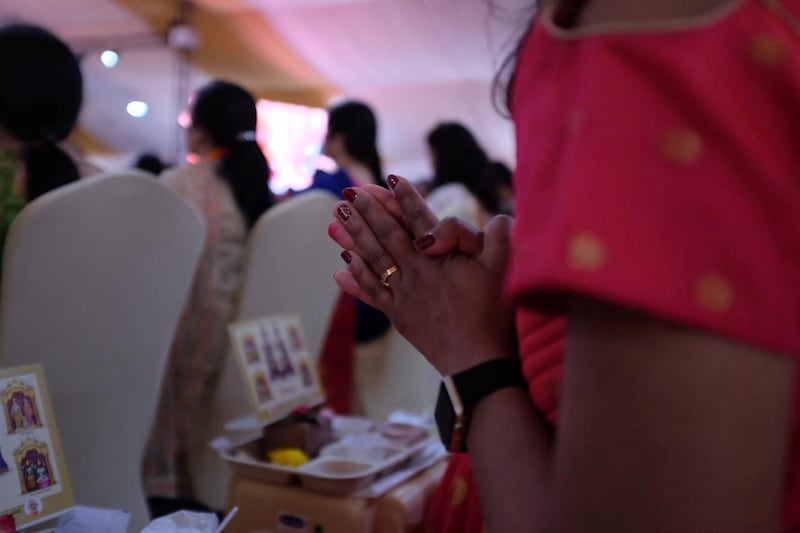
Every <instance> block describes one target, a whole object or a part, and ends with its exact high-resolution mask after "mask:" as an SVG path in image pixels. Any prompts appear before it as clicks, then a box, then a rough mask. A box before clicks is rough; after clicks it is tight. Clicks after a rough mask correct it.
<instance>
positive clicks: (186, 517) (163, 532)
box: [142, 511, 219, 533]
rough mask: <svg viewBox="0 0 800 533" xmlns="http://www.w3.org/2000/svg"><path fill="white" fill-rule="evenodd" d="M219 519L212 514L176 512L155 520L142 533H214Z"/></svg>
mask: <svg viewBox="0 0 800 533" xmlns="http://www.w3.org/2000/svg"><path fill="white" fill-rule="evenodd" d="M218 525H219V519H218V518H217V515H215V514H213V513H197V512H193V511H178V512H177V513H172V514H170V515H167V516H162V517H160V518H156V519H155V520H153V521H152V522H150V524H149V525H148V526H147V527H146V528H144V529H143V530H142V533H215V532H216V530H217V526H218Z"/></svg>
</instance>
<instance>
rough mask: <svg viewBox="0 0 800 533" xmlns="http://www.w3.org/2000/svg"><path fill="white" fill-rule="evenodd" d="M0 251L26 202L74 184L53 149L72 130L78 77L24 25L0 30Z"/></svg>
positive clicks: (69, 164) (61, 50)
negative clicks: (0, 77)
mask: <svg viewBox="0 0 800 533" xmlns="http://www.w3.org/2000/svg"><path fill="white" fill-rule="evenodd" d="M0 65H2V66H3V71H4V72H5V73H6V74H7V75H6V76H5V77H4V78H3V81H2V83H0V250H2V247H3V246H4V245H5V239H6V234H7V233H8V228H9V226H10V225H11V222H12V221H13V220H14V217H16V216H17V214H18V213H19V212H20V211H21V210H22V208H23V207H24V206H25V204H27V203H28V202H30V201H31V200H34V199H36V198H38V197H39V196H41V195H42V194H44V193H46V192H49V191H51V190H53V189H55V188H57V187H60V186H61V185H64V184H67V183H71V182H73V181H76V180H78V179H79V178H80V174H79V172H78V168H77V166H76V165H75V163H74V161H73V160H72V159H71V158H70V157H69V156H68V155H67V154H66V153H65V152H64V150H62V149H61V148H60V147H59V146H58V144H57V143H59V142H60V141H62V140H64V139H65V138H66V137H67V136H68V135H69V134H70V132H72V130H73V128H74V127H75V123H76V121H77V119H78V113H79V111H80V109H81V104H82V102H83V76H82V74H81V70H80V66H79V65H78V60H77V58H76V57H75V55H74V54H73V53H72V51H71V50H70V49H69V47H68V46H67V45H66V44H65V43H64V42H62V41H61V40H60V39H59V38H58V37H56V36H55V35H53V34H52V33H50V32H49V31H47V30H45V29H43V28H40V27H37V26H32V25H28V24H8V25H5V26H2V27H0Z"/></svg>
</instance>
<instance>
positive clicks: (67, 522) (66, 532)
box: [55, 506, 131, 533]
mask: <svg viewBox="0 0 800 533" xmlns="http://www.w3.org/2000/svg"><path fill="white" fill-rule="evenodd" d="M130 517H131V515H130V513H126V512H123V511H115V510H111V509H97V508H93V507H81V506H76V507H73V508H72V510H70V511H69V512H68V513H65V514H63V515H62V516H61V517H60V518H59V520H58V525H57V526H56V529H55V531H56V533H127V531H128V521H129V520H130Z"/></svg>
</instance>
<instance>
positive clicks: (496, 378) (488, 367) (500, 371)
mask: <svg viewBox="0 0 800 533" xmlns="http://www.w3.org/2000/svg"><path fill="white" fill-rule="evenodd" d="M451 378H452V379H453V383H454V384H455V386H456V390H458V395H459V396H460V397H461V403H463V404H464V412H465V413H467V414H471V413H472V410H473V409H474V408H475V406H476V405H477V404H478V402H479V401H481V400H482V399H483V398H485V397H486V396H489V395H490V394H491V393H493V392H495V391H497V390H500V389H505V388H506V387H521V388H523V389H524V388H527V386H528V385H527V383H526V381H525V377H524V376H523V375H522V370H521V369H520V366H519V361H517V360H515V359H492V360H491V361H486V362H485V363H481V364H479V365H477V366H473V367H472V368H468V369H466V370H463V371H461V372H459V373H458V374H453V375H452V376H451Z"/></svg>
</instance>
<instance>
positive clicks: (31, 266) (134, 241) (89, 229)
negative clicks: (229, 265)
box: [0, 172, 205, 531]
mask: <svg viewBox="0 0 800 533" xmlns="http://www.w3.org/2000/svg"><path fill="white" fill-rule="evenodd" d="M204 231H205V230H204V224H203V221H202V219H201V218H200V216H199V214H197V213H196V212H195V211H194V210H193V209H192V208H191V207H190V206H189V205H188V204H186V203H185V202H184V201H183V200H182V199H181V198H180V197H178V196H177V195H176V194H174V193H173V192H171V191H169V190H168V189H167V188H165V187H164V186H163V185H162V184H160V183H158V182H157V181H156V180H154V179H153V178H151V177H146V176H144V175H142V174H139V173H135V172H122V173H107V174H102V175H100V176H97V177H92V178H86V179H84V180H81V181H79V182H77V183H74V184H71V185H68V186H66V187H63V188H60V189H57V190H55V191H53V192H51V193H48V194H46V195H44V196H42V197H40V198H39V199H37V200H36V201H34V202H32V203H31V204H30V205H29V206H27V207H26V208H25V209H24V210H23V211H22V212H21V213H20V214H19V216H18V217H17V218H16V220H15V221H14V223H13V224H12V227H11V230H10V233H9V236H8V240H7V244H6V248H5V253H4V257H3V282H2V296H1V297H0V364H2V365H3V366H16V365H20V364H26V363H34V362H41V363H43V365H44V371H45V375H46V377H47V381H48V385H49V389H50V394H51V397H52V400H53V407H54V411H55V416H56V419H57V422H58V429H59V431H60V433H61V440H62V443H63V447H64V453H65V456H66V462H67V469H68V473H69V477H70V479H71V481H72V486H73V490H74V494H75V499H76V502H77V503H78V504H82V505H90V506H97V507H108V508H114V509H121V510H125V511H128V512H131V513H132V516H131V521H130V525H131V528H132V530H135V531H139V530H140V529H141V528H142V527H144V525H146V523H147V522H148V520H149V516H148V511H147V506H146V501H145V496H144V492H143V489H142V482H141V460H142V455H143V453H144V448H145V442H146V439H147V436H148V435H149V433H150V428H151V425H152V422H153V416H154V413H155V407H156V401H157V399H158V394H159V390H160V384H161V378H162V374H163V370H164V364H165V362H166V357H167V354H168V351H169V346H170V343H171V342H172V337H173V334H174V331H175V327H176V324H177V322H178V319H179V317H180V313H181V310H182V308H183V305H184V303H185V301H186V297H187V294H188V291H189V288H190V285H191V282H192V279H193V277H194V271H195V269H196V267H197V262H198V260H199V257H200V251H201V248H202V243H203V238H204Z"/></svg>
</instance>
